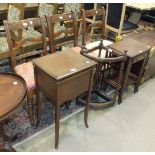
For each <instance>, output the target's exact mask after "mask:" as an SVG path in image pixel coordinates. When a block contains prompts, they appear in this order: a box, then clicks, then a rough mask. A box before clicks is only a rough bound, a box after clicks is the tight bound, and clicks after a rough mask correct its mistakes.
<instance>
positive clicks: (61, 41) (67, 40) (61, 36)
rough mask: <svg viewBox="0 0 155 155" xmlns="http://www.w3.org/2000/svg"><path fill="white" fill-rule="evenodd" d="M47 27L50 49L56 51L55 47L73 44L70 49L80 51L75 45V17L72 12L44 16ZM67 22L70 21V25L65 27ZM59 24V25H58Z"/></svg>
mask: <svg viewBox="0 0 155 155" xmlns="http://www.w3.org/2000/svg"><path fill="white" fill-rule="evenodd" d="M46 19H47V27H48V34H49V42H50V51H51V52H52V53H54V52H56V49H58V48H60V47H63V46H65V45H68V44H73V46H74V47H72V49H73V50H74V51H75V52H79V53H80V47H78V46H77V36H76V34H77V33H76V30H77V28H76V18H75V16H74V14H73V12H72V13H64V14H57V15H53V16H46ZM67 23H71V25H70V27H68V26H67V27H66V24H67ZM58 24H59V25H58Z"/></svg>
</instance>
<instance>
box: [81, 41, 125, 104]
mask: <svg viewBox="0 0 155 155" xmlns="http://www.w3.org/2000/svg"><path fill="white" fill-rule="evenodd" d="M96 50H98V57H95V56H93V55H91V54H89V53H91V52H93V51H96ZM105 51H106V54H105V57H104V58H103V57H101V55H102V52H105ZM80 53H81V54H82V55H84V56H85V57H87V58H90V59H92V60H94V61H96V62H97V63H98V65H97V66H96V71H95V75H94V88H95V89H98V90H103V88H105V87H106V86H107V85H109V86H111V87H112V88H114V89H115V92H114V96H113V100H114V102H115V100H116V97H117V96H119V92H120V90H121V88H122V84H123V76H122V75H123V71H124V66H125V61H126V58H127V55H126V53H125V54H124V55H123V54H122V55H119V56H116V55H114V54H113V52H112V50H111V49H109V48H108V47H106V46H104V45H103V40H102V41H101V42H100V44H99V45H98V46H96V47H93V48H92V49H87V48H86V47H82V50H81V51H80Z"/></svg>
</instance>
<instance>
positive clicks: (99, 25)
mask: <svg viewBox="0 0 155 155" xmlns="http://www.w3.org/2000/svg"><path fill="white" fill-rule="evenodd" d="M97 16H98V17H100V18H101V19H100V20H96V21H95V20H94V22H93V23H90V22H89V19H90V18H91V17H93V18H94V17H97ZM82 23H83V34H82V45H83V46H86V48H88V49H91V48H93V47H95V46H98V45H99V43H100V39H104V38H105V10H104V8H102V9H96V10H94V9H92V10H82ZM88 23H89V25H88ZM90 27H91V28H90ZM92 27H94V28H93V30H95V29H96V30H97V32H98V33H97V34H96V40H97V41H93V42H90V40H89V41H88V37H89V39H90V38H93V37H94V36H89V34H91V33H88V32H90V31H88V30H92ZM103 44H104V46H107V45H110V44H112V41H109V40H106V39H104V40H103ZM105 53H106V51H105V52H102V55H101V57H103V58H104V57H105ZM90 54H91V55H94V56H96V57H98V50H96V51H93V52H91V53H90Z"/></svg>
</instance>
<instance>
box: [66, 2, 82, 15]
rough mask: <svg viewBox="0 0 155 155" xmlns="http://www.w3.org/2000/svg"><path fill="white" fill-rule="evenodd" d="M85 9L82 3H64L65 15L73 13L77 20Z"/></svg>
mask: <svg viewBox="0 0 155 155" xmlns="http://www.w3.org/2000/svg"><path fill="white" fill-rule="evenodd" d="M83 7H84V6H83V4H82V3H64V13H71V12H72V11H73V12H74V14H75V16H76V18H79V17H80V13H81V10H82V9H83Z"/></svg>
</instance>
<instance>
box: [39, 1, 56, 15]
mask: <svg viewBox="0 0 155 155" xmlns="http://www.w3.org/2000/svg"><path fill="white" fill-rule="evenodd" d="M57 10H58V4H57V3H39V4H38V17H42V16H45V15H48V16H51V15H54V14H56V13H57Z"/></svg>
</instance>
